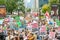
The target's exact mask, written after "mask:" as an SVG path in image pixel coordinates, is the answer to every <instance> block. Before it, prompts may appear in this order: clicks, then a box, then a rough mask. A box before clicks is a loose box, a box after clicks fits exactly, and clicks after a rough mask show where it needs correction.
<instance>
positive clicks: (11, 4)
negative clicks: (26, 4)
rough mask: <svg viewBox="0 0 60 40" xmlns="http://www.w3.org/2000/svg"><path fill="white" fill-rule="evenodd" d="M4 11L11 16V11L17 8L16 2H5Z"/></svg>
mask: <svg viewBox="0 0 60 40" xmlns="http://www.w3.org/2000/svg"><path fill="white" fill-rule="evenodd" d="M5 5H6V9H7V11H8V12H10V13H11V14H12V12H13V10H15V9H16V8H17V4H16V0H6V2H5Z"/></svg>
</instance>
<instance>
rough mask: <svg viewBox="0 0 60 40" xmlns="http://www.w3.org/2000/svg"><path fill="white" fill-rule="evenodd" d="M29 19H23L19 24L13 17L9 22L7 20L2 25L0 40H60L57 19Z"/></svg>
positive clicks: (59, 28)
mask: <svg viewBox="0 0 60 40" xmlns="http://www.w3.org/2000/svg"><path fill="white" fill-rule="evenodd" d="M27 17H28V18H26V19H25V17H21V18H20V19H19V21H18V22H17V20H18V19H17V20H15V19H14V18H13V17H11V18H10V19H9V21H8V19H7V18H6V19H5V20H4V21H3V23H2V24H1V25H0V35H1V36H0V40H60V36H59V35H60V34H59V33H60V27H59V26H58V25H57V23H56V19H53V18H51V17H50V18H44V19H42V20H39V19H38V17H35V18H36V19H34V17H33V18H30V19H29V17H31V15H30V16H29V15H28V16H27ZM27 20H28V21H27ZM18 24H19V25H18Z"/></svg>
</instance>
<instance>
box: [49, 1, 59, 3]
mask: <svg viewBox="0 0 60 40" xmlns="http://www.w3.org/2000/svg"><path fill="white" fill-rule="evenodd" d="M49 3H50V4H58V3H59V0H49Z"/></svg>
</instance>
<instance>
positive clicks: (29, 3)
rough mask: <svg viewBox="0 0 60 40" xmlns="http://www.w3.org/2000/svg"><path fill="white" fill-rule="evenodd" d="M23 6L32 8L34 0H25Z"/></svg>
mask: <svg viewBox="0 0 60 40" xmlns="http://www.w3.org/2000/svg"><path fill="white" fill-rule="evenodd" d="M24 2H25V6H26V7H28V8H32V6H33V3H34V0H25V1H24Z"/></svg>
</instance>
